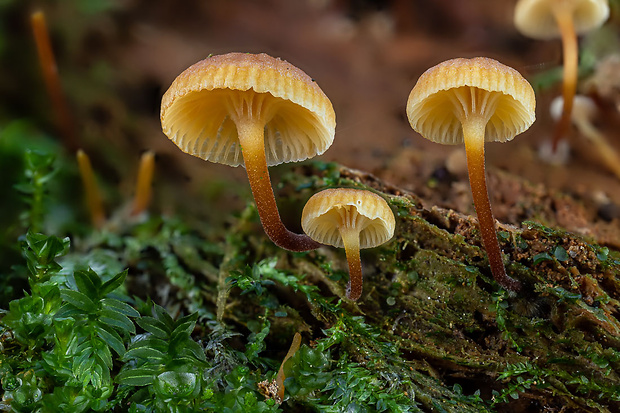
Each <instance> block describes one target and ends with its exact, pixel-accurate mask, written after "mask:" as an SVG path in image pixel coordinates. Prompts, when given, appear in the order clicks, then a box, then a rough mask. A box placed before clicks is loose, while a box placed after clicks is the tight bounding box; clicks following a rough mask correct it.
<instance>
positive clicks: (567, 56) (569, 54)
mask: <svg viewBox="0 0 620 413" xmlns="http://www.w3.org/2000/svg"><path fill="white" fill-rule="evenodd" d="M554 9H555V10H556V12H555V14H554V16H555V18H556V21H557V24H558V28H559V30H560V35H561V36H562V52H563V55H564V72H563V80H562V96H563V98H564V106H563V108H562V116H561V117H560V120H559V121H558V123H557V124H556V126H555V131H554V134H553V142H552V147H551V149H552V151H553V152H555V151H556V149H557V146H558V143H559V142H560V141H561V140H562V139H563V138H564V136H566V134H567V132H568V129H569V127H570V124H571V112H572V110H573V98H574V97H575V93H576V91H577V75H578V73H577V72H578V66H579V62H578V53H579V51H578V47H577V33H576V32H575V24H574V22H573V11H572V9H569V8H567V7H566V6H565V4H564V2H557V3H556V6H555V8H554Z"/></svg>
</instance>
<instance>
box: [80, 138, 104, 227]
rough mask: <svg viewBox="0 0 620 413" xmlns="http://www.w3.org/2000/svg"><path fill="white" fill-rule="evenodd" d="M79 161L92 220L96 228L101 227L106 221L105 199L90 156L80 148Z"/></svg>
mask: <svg viewBox="0 0 620 413" xmlns="http://www.w3.org/2000/svg"><path fill="white" fill-rule="evenodd" d="M77 161H78V167H79V169H80V175H81V176H82V183H83V184H84V190H85V192H86V205H87V206H88V211H89V212H90V218H91V221H92V223H93V226H94V227H95V228H101V227H102V226H103V224H104V222H105V213H104V212H103V201H102V197H101V193H100V192H99V187H98V186H97V181H96V180H95V174H94V173H93V167H92V165H91V163H90V158H89V157H88V155H86V153H85V152H84V151H83V150H81V149H78V151H77Z"/></svg>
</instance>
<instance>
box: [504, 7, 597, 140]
mask: <svg viewBox="0 0 620 413" xmlns="http://www.w3.org/2000/svg"><path fill="white" fill-rule="evenodd" d="M608 17H609V4H608V3H607V0H519V2H518V3H517V5H516V6H515V14H514V22H515V26H516V27H517V29H518V30H519V31H520V32H521V33H523V34H524V35H526V36H528V37H532V38H534V39H553V38H557V37H560V38H561V39H562V49H563V54H564V75H563V79H564V80H563V85H562V96H563V98H564V99H563V102H564V105H563V109H562V116H561V117H560V118H559V120H558V122H557V125H556V129H555V132H554V135H553V142H552V148H551V149H552V152H555V150H556V148H557V145H558V143H559V142H560V140H561V139H562V138H563V137H564V136H565V135H566V132H567V130H568V127H569V126H570V122H571V111H572V107H573V96H575V92H576V90H577V76H578V53H579V48H578V45H577V35H581V34H584V33H587V32H589V31H591V30H593V29H596V28H598V27H600V26H601V25H602V24H603V23H604V22H605V21H606V20H607V18H608Z"/></svg>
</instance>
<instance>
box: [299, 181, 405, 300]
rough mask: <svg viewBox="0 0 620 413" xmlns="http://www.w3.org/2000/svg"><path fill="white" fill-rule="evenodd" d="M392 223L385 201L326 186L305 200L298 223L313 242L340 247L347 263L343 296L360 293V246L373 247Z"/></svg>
mask: <svg viewBox="0 0 620 413" xmlns="http://www.w3.org/2000/svg"><path fill="white" fill-rule="evenodd" d="M395 225H396V223H395V220H394V214H393V213H392V210H391V209H390V207H389V206H388V204H387V202H385V200H384V199H383V198H381V197H380V196H379V195H376V194H374V193H372V192H370V191H367V190H363V189H349V188H336V189H326V190H324V191H321V192H319V193H317V194H314V195H313V196H312V197H311V198H310V199H309V200H308V202H307V203H306V206H305V207H304V210H303V212H302V217H301V226H302V228H303V230H304V232H305V233H306V234H308V235H309V236H310V238H312V239H313V240H315V241H318V242H320V243H322V244H326V245H331V246H333V247H336V248H343V247H344V250H345V253H346V255H347V262H348V264H349V284H348V285H347V297H348V298H349V299H351V300H354V301H355V300H357V299H359V298H360V296H361V295H362V264H361V260H360V248H373V247H376V246H378V245H381V244H383V243H385V242H387V241H388V240H389V239H390V238H392V236H393V235H394V227H395Z"/></svg>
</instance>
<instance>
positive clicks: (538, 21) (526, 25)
mask: <svg viewBox="0 0 620 413" xmlns="http://www.w3.org/2000/svg"><path fill="white" fill-rule="evenodd" d="M560 7H561V8H564V9H568V10H569V11H572V13H571V14H572V16H573V17H572V18H573V24H574V26H575V32H577V34H583V33H586V32H589V31H590V30H593V29H595V28H597V27H600V26H601V25H602V24H603V23H604V22H605V21H606V20H607V18H608V17H609V4H608V2H607V0H520V1H519V2H518V3H517V5H516V6H515V14H514V23H515V26H516V27H517V30H519V31H520V32H521V33H522V34H524V35H526V36H528V37H531V38H534V39H553V38H557V37H560V29H559V27H558V24H557V20H556V17H555V10H557V8H560Z"/></svg>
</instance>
